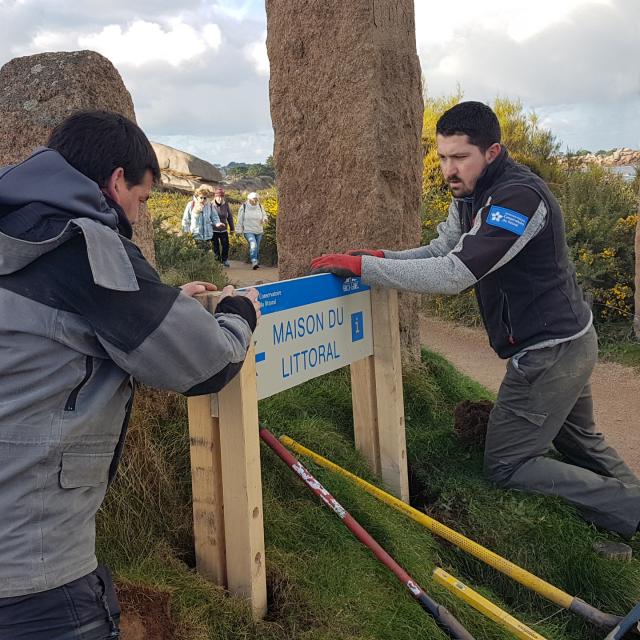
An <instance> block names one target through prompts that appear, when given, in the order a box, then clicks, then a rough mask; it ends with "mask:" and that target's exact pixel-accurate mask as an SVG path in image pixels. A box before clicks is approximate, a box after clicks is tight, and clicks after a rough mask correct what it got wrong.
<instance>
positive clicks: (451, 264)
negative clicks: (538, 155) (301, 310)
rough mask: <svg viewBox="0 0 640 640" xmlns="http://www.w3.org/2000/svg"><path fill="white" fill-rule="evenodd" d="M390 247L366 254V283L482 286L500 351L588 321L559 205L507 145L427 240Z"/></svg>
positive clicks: (481, 300)
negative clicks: (381, 255) (412, 246)
mask: <svg viewBox="0 0 640 640" xmlns="http://www.w3.org/2000/svg"><path fill="white" fill-rule="evenodd" d="M384 253H385V259H382V258H374V257H371V256H363V259H362V277H363V281H364V282H365V283H367V284H371V285H378V286H384V287H392V288H395V289H402V290H407V291H417V292H422V293H445V294H455V293H460V292H462V291H464V290H466V289H468V288H469V287H475V292H476V297H477V300H478V304H479V306H480V312H481V314H482V318H483V320H484V324H485V328H486V330H487V333H488V335H489V341H490V343H491V346H492V347H493V349H494V350H495V351H496V353H497V354H498V355H499V356H500V357H501V358H509V357H511V356H512V355H514V354H516V353H518V352H519V351H522V350H523V349H526V348H529V347H532V346H539V345H545V344H553V343H556V342H560V341H563V340H566V339H570V338H572V337H574V336H576V335H577V334H579V333H580V332H582V331H584V330H585V329H586V328H588V327H589V326H590V324H591V321H592V316H591V311H590V309H589V307H588V305H587V304H586V302H585V300H584V297H583V295H582V291H581V289H580V287H579V286H578V283H577V280H576V275H575V269H574V267H573V264H572V263H571V261H570V259H569V255H568V249H567V243H566V239H565V232H564V220H563V218H562V211H561V209H560V205H559V204H558V202H557V200H556V199H555V197H554V196H553V194H552V193H551V191H550V190H549V188H548V187H547V185H546V184H545V183H544V181H543V180H542V179H540V178H539V177H538V176H536V175H535V174H534V173H532V172H531V171H530V170H529V169H528V168H527V167H525V166H523V165H521V164H518V163H517V162H514V161H513V160H511V158H509V156H508V154H507V151H506V150H505V149H503V150H502V152H501V154H500V155H499V156H498V158H496V160H495V161H494V162H493V163H492V164H490V165H489V167H488V168H487V170H486V172H485V174H484V175H483V176H482V177H481V178H480V179H479V180H478V183H477V185H476V189H475V192H474V194H473V195H472V196H471V197H468V198H461V199H454V200H453V201H452V203H451V206H450V207H449V214H448V217H447V219H446V221H445V222H442V223H441V224H440V225H438V237H437V238H435V239H434V240H433V241H432V242H431V243H430V244H429V245H427V246H424V247H419V248H417V249H409V250H407V251H385V252H384ZM389 258H390V259H389Z"/></svg>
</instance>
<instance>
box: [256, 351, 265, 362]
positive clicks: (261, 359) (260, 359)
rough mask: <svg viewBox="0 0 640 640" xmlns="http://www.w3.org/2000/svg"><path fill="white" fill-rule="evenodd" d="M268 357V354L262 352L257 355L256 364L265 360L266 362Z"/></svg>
mask: <svg viewBox="0 0 640 640" xmlns="http://www.w3.org/2000/svg"><path fill="white" fill-rule="evenodd" d="M266 357H267V354H266V353H265V352H264V351H261V352H260V353H256V362H262V361H263V360H265V359H266Z"/></svg>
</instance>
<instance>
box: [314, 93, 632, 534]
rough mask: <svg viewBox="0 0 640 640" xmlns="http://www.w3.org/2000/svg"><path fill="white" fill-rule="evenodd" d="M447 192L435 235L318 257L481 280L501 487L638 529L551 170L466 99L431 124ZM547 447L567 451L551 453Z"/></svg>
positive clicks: (333, 267) (376, 278)
mask: <svg viewBox="0 0 640 640" xmlns="http://www.w3.org/2000/svg"><path fill="white" fill-rule="evenodd" d="M436 134H437V144H438V155H439V157H440V166H441V169H442V173H443V176H444V178H445V180H446V181H447V183H448V185H449V189H450V191H451V193H452V196H453V198H452V201H451V205H450V207H449V213H448V217H447V219H446V220H445V221H444V222H442V223H441V224H440V225H438V237H437V238H435V239H434V240H433V241H432V242H431V243H430V244H429V245H427V246H423V247H418V248H416V249H409V250H406V251H388V250H353V251H350V252H347V254H333V255H326V256H322V257H319V258H316V259H314V260H313V261H312V263H311V265H312V268H313V270H314V271H315V272H330V273H334V274H336V275H339V276H342V277H348V276H354V275H355V276H362V279H363V282H365V283H366V284H369V285H375V286H382V287H391V288H395V289H401V290H405V291H416V292H422V293H440V294H456V293H461V292H462V291H465V290H466V289H468V288H470V287H474V289H475V293H476V298H477V300H478V305H479V308H480V313H481V315H482V318H483V321H484V325H485V329H486V331H487V333H488V336H489V342H490V344H491V346H492V347H493V349H494V350H495V351H496V353H497V354H498V355H499V356H500V357H501V358H504V359H508V365H507V371H506V374H505V377H504V379H503V381H502V385H501V386H500V390H499V392H498V397H497V401H496V404H495V407H494V408H493V410H492V412H491V415H490V418H489V425H488V430H487V438H486V444H485V458H484V462H485V473H486V475H487V477H488V478H489V479H490V480H491V481H493V482H495V483H496V484H498V485H499V486H502V487H508V488H513V489H521V490H525V491H533V492H537V493H542V494H547V495H552V496H560V497H563V498H565V499H567V500H568V501H570V502H571V503H573V504H574V505H576V506H577V507H578V508H579V510H580V512H581V514H582V515H583V517H584V518H585V519H587V520H589V521H590V522H593V523H595V524H597V525H599V526H601V527H603V528H605V529H609V530H611V531H615V532H617V533H619V534H621V535H622V536H624V537H626V538H631V537H632V536H633V535H634V534H635V533H636V531H637V530H638V526H639V522H640V480H638V478H637V477H636V476H635V475H634V474H633V472H632V471H631V470H630V469H629V468H628V467H627V465H626V464H625V463H624V462H623V460H622V459H621V458H620V456H619V455H618V454H617V453H616V451H615V450H614V449H613V448H611V447H610V446H608V445H607V443H606V442H605V440H604V438H603V436H602V434H601V433H599V432H598V431H597V430H596V427H595V421H594V415H593V402H592V397H591V387H590V383H589V381H590V378H591V373H592V371H593V369H594V366H595V363H596V359H597V352H598V341H597V336H596V332H595V330H594V328H593V317H592V314H591V310H590V308H589V306H588V305H587V303H586V302H585V300H584V296H583V294H582V291H581V289H580V287H579V286H578V283H577V280H576V275H575V269H574V267H573V265H572V264H571V261H570V259H569V255H568V247H567V243H566V239H565V231H564V222H563V217H562V211H561V209H560V205H559V204H558V202H557V200H556V199H555V197H554V196H553V194H552V193H551V191H550V190H549V188H548V187H547V185H546V184H545V183H544V181H543V180H542V179H541V178H539V177H538V176H536V175H535V174H534V173H533V172H531V171H530V170H529V169H528V168H527V167H525V166H523V165H521V164H518V163H517V162H514V161H513V160H512V159H511V158H510V157H509V154H508V152H507V149H506V148H505V147H504V146H503V145H502V144H501V143H500V138H501V132H500V125H499V123H498V119H497V117H496V115H495V113H494V112H493V111H492V110H491V109H490V108H489V107H488V106H486V105H484V104H482V103H479V102H462V103H460V104H458V105H456V106H454V107H452V108H451V109H449V110H448V111H446V112H445V113H444V114H443V115H442V116H441V118H440V119H439V120H438V123H437V125H436ZM552 447H555V449H556V450H557V451H558V452H559V453H560V454H561V456H562V459H560V460H558V459H556V458H550V457H547V456H546V454H547V453H548V452H549V451H550V450H551V448H552Z"/></svg>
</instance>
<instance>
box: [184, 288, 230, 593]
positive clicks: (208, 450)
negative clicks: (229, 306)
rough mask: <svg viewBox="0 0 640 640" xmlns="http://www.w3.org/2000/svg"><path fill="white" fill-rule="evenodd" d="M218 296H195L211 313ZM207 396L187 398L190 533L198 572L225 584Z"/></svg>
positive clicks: (213, 427) (216, 456)
mask: <svg viewBox="0 0 640 640" xmlns="http://www.w3.org/2000/svg"><path fill="white" fill-rule="evenodd" d="M219 297H220V294H217V293H210V294H204V295H201V296H196V298H197V299H198V300H199V301H200V302H201V303H202V305H203V306H204V307H205V308H206V309H207V310H208V311H209V312H210V313H214V311H215V308H216V305H217V303H218V299H219ZM211 398H212V396H210V395H204V396H193V397H191V398H188V400H187V410H188V415H189V440H190V445H191V489H192V493H193V536H194V542H195V552H196V568H197V570H198V573H201V574H202V575H203V576H205V577H206V578H208V579H209V580H211V581H212V582H215V583H216V584H220V585H226V584H227V561H226V551H225V538H224V509H223V499H222V465H221V463H220V428H219V424H218V418H214V417H212V411H211Z"/></svg>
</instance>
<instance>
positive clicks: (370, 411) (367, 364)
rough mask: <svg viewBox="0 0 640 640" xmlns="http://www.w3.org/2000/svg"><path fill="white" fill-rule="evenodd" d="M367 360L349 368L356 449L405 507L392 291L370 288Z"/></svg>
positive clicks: (398, 359)
mask: <svg viewBox="0 0 640 640" xmlns="http://www.w3.org/2000/svg"><path fill="white" fill-rule="evenodd" d="M371 317H372V325H373V356H371V357H369V358H365V359H364V360H360V361H358V362H355V363H353V364H352V365H351V391H352V402H353V423H354V432H355V433H354V435H355V441H356V446H357V447H358V449H359V450H360V451H362V453H363V454H364V455H365V457H366V458H367V459H368V460H369V462H370V463H371V465H372V467H373V469H374V470H375V471H376V472H377V473H379V474H380V476H381V477H382V480H383V482H384V483H385V485H386V486H387V488H388V489H389V490H390V491H391V492H392V493H393V494H394V495H396V496H397V497H398V498H400V499H401V500H404V501H405V502H409V474H408V469H407V445H406V436H405V424H404V394H403V391H402V362H401V352H400V329H399V316H398V292H397V291H395V290H394V289H371Z"/></svg>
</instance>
